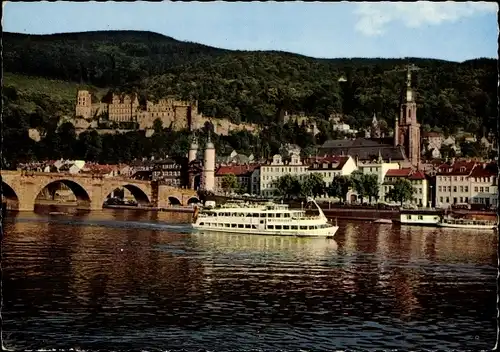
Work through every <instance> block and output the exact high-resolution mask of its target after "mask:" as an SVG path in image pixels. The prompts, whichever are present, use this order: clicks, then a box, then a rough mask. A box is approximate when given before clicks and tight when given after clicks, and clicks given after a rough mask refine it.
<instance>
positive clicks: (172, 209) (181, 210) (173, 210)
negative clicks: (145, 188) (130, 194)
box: [103, 205, 194, 213]
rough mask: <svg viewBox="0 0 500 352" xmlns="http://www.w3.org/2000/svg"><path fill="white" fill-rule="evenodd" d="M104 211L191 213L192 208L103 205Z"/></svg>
mask: <svg viewBox="0 0 500 352" xmlns="http://www.w3.org/2000/svg"><path fill="white" fill-rule="evenodd" d="M103 208H104V209H128V210H144V211H158V212H171V213H193V212H194V208H193V207H192V206H178V205H174V206H171V207H167V208H159V207H148V206H142V205H105V206H103Z"/></svg>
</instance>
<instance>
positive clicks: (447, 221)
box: [437, 217, 497, 230]
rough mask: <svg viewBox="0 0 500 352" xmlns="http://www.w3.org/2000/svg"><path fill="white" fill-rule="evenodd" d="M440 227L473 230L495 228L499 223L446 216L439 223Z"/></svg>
mask: <svg viewBox="0 0 500 352" xmlns="http://www.w3.org/2000/svg"><path fill="white" fill-rule="evenodd" d="M437 225H438V226H439V227H453V228H460V229H471V230H493V229H496V228H497V223H496V222H495V221H491V220H472V219H454V218H447V217H444V218H443V219H442V220H441V221H440V222H438V223H437Z"/></svg>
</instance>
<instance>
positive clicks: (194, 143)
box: [188, 134, 198, 162]
mask: <svg viewBox="0 0 500 352" xmlns="http://www.w3.org/2000/svg"><path fill="white" fill-rule="evenodd" d="M197 153H198V140H197V138H196V135H194V134H193V138H192V139H191V146H190V147H189V153H188V161H189V162H192V161H194V160H196V154H197Z"/></svg>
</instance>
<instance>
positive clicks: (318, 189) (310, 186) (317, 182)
mask: <svg viewBox="0 0 500 352" xmlns="http://www.w3.org/2000/svg"><path fill="white" fill-rule="evenodd" d="M325 189H326V185H325V181H323V178H322V177H321V175H320V174H317V173H313V174H310V175H307V176H306V177H305V178H304V180H303V181H302V182H301V192H300V193H301V195H302V196H304V197H308V196H314V197H318V196H321V195H323V194H325Z"/></svg>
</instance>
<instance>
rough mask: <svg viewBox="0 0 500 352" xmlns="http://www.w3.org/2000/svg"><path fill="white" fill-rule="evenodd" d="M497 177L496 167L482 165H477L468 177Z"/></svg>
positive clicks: (493, 165) (494, 165)
mask: <svg viewBox="0 0 500 352" xmlns="http://www.w3.org/2000/svg"><path fill="white" fill-rule="evenodd" d="M496 175H498V165H496V164H483V165H477V166H476V167H475V168H474V169H473V170H472V172H471V174H470V177H491V176H496Z"/></svg>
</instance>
